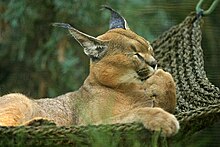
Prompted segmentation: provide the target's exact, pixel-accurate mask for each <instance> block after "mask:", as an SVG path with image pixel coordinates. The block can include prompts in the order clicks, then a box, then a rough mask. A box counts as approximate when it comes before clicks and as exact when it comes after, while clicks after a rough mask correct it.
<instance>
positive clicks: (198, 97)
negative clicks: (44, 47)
mask: <svg viewBox="0 0 220 147" xmlns="http://www.w3.org/2000/svg"><path fill="white" fill-rule="evenodd" d="M201 21H202V18H201V17H199V18H197V15H196V14H195V13H191V14H190V15H189V16H187V17H186V19H185V20H184V21H183V22H182V23H180V24H179V25H176V26H174V27H172V28H171V29H170V30H168V31H167V32H165V33H163V34H162V35H161V36H160V37H159V38H158V39H157V40H155V41H153V42H152V46H153V48H154V50H155V55H156V58H157V60H158V61H159V65H160V66H161V67H162V68H163V69H165V70H166V71H168V72H170V73H171V74H172V75H173V77H174V79H175V82H176V85H177V99H178V106H177V109H176V113H175V115H176V117H177V118H178V120H179V121H180V125H181V130H180V132H189V131H191V133H194V132H196V131H198V130H201V129H202V128H204V127H206V126H208V125H210V124H213V123H214V122H216V121H219V120H220V91H219V88H217V87H215V86H214V85H212V84H211V83H210V82H209V80H208V78H207V76H206V73H205V70H204V60H203V50H202V48H201V40H202V36H201V35H202V33H201V28H200V24H201ZM192 127H193V129H192ZM100 132H102V133H104V134H105V135H107V136H108V137H107V138H108V139H106V138H105V137H104V138H103V136H105V135H103V134H102V133H101V135H100ZM106 132H108V133H107V134H106ZM21 134H23V141H30V142H29V144H35V143H37V145H41V144H44V145H45V143H43V141H44V140H45V139H47V143H48V141H50V142H52V144H57V145H58V144H72V145H88V144H91V142H94V141H97V140H96V139H97V138H99V139H100V138H101V139H104V140H107V141H108V140H109V142H111V141H113V142H115V141H116V140H119V142H120V144H119V145H126V142H127V144H128V145H132V144H129V143H132V142H131V141H130V142H129V140H131V138H132V137H133V139H134V138H135V139H136V140H138V139H139V140H142V142H141V143H142V145H146V144H145V143H146V138H148V139H149V138H151V136H152V134H151V132H149V131H147V130H146V129H144V127H143V126H142V125H140V124H115V125H99V126H84V127H77V126H72V127H56V126H54V125H46V126H45V125H43V126H37V127H34V126H26V127H24V126H22V127H0V140H5V142H7V137H9V136H13V141H14V142H17V143H18V142H19V140H21V138H22V137H21V136H22V135H21ZM129 134H130V135H131V136H132V137H131V136H130V137H129ZM95 136H96V137H95ZM134 136H136V137H134ZM149 136H150V137H149ZM4 137H6V139H5V138H4ZM94 137H95V138H96V139H94ZM9 138H10V137H9ZM109 138H111V139H109ZM9 140H10V139H9ZM10 141H11V140H10ZM31 141H32V142H31ZM96 143H97V142H96Z"/></svg>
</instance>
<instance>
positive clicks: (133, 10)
mask: <svg viewBox="0 0 220 147" xmlns="http://www.w3.org/2000/svg"><path fill="white" fill-rule="evenodd" d="M198 1H199V0H195V1H192V0H169V1H168V0H120V1H119V0H111V1H110V0H92V1H91V0H65V1H61V0H1V1H0V95H4V94H7V93H11V92H20V93H23V94H26V95H27V96H30V97H33V98H39V97H54V96H57V95H61V94H64V93H66V92H69V91H74V90H76V89H78V88H79V87H80V85H82V83H83V81H84V79H85V78H86V76H87V75H88V72H89V59H88V57H86V55H84V53H83V50H82V48H81V47H80V46H79V44H78V43H77V42H76V41H75V40H74V39H73V38H72V37H71V36H70V35H69V34H68V31H66V30H64V29H61V28H54V27H52V26H51V23H53V22H65V23H69V24H71V25H72V26H74V27H75V28H77V29H79V30H81V31H83V32H85V33H87V34H90V35H92V36H98V35H100V34H103V33H105V32H106V31H107V30H108V22H109V18H110V15H109V13H108V11H101V10H100V9H101V5H103V4H107V5H110V6H111V7H113V8H114V9H115V10H117V11H118V12H120V13H121V14H122V15H123V16H124V17H125V18H126V20H127V21H128V24H129V26H130V28H131V29H132V30H133V31H134V32H136V33H137V34H139V35H141V36H143V37H145V38H146V39H148V40H149V41H153V40H154V39H156V38H157V37H158V36H159V35H160V34H162V33H163V32H164V31H166V30H167V29H169V28H170V27H172V26H173V25H176V24H178V23H180V22H181V21H183V19H184V18H185V17H186V16H187V15H188V14H189V13H190V12H191V11H194V10H195V6H196V4H197V3H198ZM211 3H212V0H206V1H205V2H204V5H203V8H204V9H206V8H208V7H209V6H210V4H211ZM219 18H220V4H219V5H218V6H217V8H216V9H215V11H214V12H213V13H211V14H210V15H209V16H207V17H204V24H203V27H202V32H203V41H202V47H203V50H204V60H205V69H206V72H207V76H208V78H209V80H210V81H211V82H212V83H213V84H215V85H216V86H218V87H220V62H219V59H220V19H219Z"/></svg>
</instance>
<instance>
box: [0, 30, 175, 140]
mask: <svg viewBox="0 0 220 147" xmlns="http://www.w3.org/2000/svg"><path fill="white" fill-rule="evenodd" d="M77 35H78V34H77ZM76 39H77V38H76ZM82 39H83V37H82ZM97 39H99V40H102V41H103V42H105V44H106V45H107V46H108V49H107V51H106V53H105V55H104V56H103V57H102V58H101V59H99V60H98V61H91V63H90V74H89V76H88V77H87V79H86V80H85V82H84V84H83V85H82V86H81V87H80V88H79V90H78V91H75V92H70V93H67V94H64V95H61V96H59V97H56V98H53V99H49V98H46V99H39V100H31V99H29V98H27V97H26V96H24V95H22V94H18V93H15V94H8V95H4V96H2V97H0V125H7V126H8V125H9V126H10V125H13V126H16V125H22V124H24V123H25V122H27V121H30V120H31V119H34V118H37V119H39V117H42V118H45V119H50V120H53V121H54V122H55V123H56V124H57V125H73V124H75V125H86V124H100V123H129V122H141V123H143V124H144V126H145V127H146V128H148V129H151V130H160V129H161V128H162V132H163V133H164V134H165V135H167V136H169V135H173V134H175V133H176V132H177V131H178V129H179V124H178V121H177V120H176V118H175V117H174V116H173V115H172V114H170V113H172V112H174V110H175V106H176V91H175V84H174V81H173V78H172V76H171V75H170V74H169V73H167V72H164V71H163V70H161V69H159V70H156V71H155V69H154V68H152V67H150V65H149V63H151V62H152V61H154V60H155V59H154V58H153V50H152V47H151V46H150V44H149V42H148V41H146V40H145V39H143V38H142V37H140V36H138V35H137V34H135V33H134V32H132V31H131V30H124V29H113V30H110V31H108V32H106V33H105V34H103V35H101V36H99V37H97ZM86 43H87V42H86ZM87 44H89V45H90V44H91V45H92V43H87ZM87 44H86V45H87ZM135 53H138V54H139V55H141V56H142V57H143V59H144V60H142V59H139V57H137V55H136V54H135ZM141 69H145V70H146V72H145V75H146V80H145V79H142V80H141V79H140V76H139V75H138V74H137V71H139V70H141ZM145 75H144V76H145ZM67 82H68V81H67ZM159 107H160V108H159ZM165 110H166V111H168V112H170V113H168V112H166V111H165Z"/></svg>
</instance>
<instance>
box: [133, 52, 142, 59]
mask: <svg viewBox="0 0 220 147" xmlns="http://www.w3.org/2000/svg"><path fill="white" fill-rule="evenodd" d="M134 57H135V58H137V59H139V60H141V61H144V57H142V56H141V55H140V54H138V53H135V54H134Z"/></svg>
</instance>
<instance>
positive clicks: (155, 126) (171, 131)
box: [139, 108, 180, 137]
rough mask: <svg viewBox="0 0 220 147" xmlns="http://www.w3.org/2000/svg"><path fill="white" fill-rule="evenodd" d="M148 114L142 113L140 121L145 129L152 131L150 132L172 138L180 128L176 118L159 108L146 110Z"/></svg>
mask: <svg viewBox="0 0 220 147" xmlns="http://www.w3.org/2000/svg"><path fill="white" fill-rule="evenodd" d="M148 111H149V112H148V114H145V115H144V114H143V112H141V111H140V112H139V113H142V114H141V115H142V118H143V119H141V121H142V122H143V125H144V126H145V128H147V129H149V130H152V131H160V130H161V131H162V135H164V136H167V137H169V136H172V135H175V134H176V133H177V132H178V130H179V128H180V126H179V122H178V120H177V119H176V117H175V116H174V115H172V114H170V113H168V112H166V111H164V110H163V109H161V108H150V109H149V110H148Z"/></svg>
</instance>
